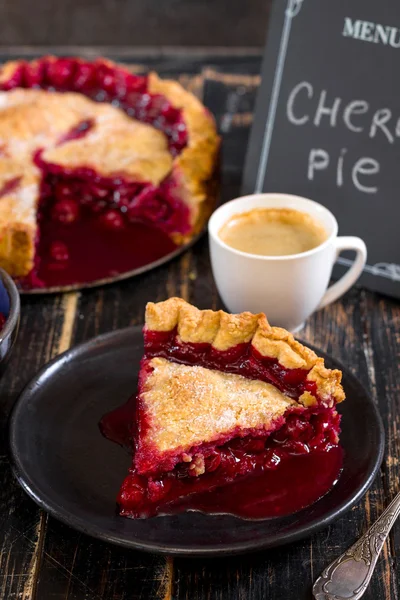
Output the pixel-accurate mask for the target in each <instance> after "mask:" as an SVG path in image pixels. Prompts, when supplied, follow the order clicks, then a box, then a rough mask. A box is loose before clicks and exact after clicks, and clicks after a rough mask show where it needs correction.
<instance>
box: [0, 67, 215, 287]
mask: <svg viewBox="0 0 400 600" xmlns="http://www.w3.org/2000/svg"><path fill="white" fill-rule="evenodd" d="M218 146H219V139H218V136H217V134H216V128H215V123H214V120H213V117H212V116H211V114H210V113H209V112H208V111H207V109H206V108H205V107H204V106H203V105H202V104H201V102H200V101H199V100H198V99H197V98H195V97H194V96H193V95H192V94H191V93H189V92H187V91H185V90H184V89H183V88H182V87H181V86H180V85H179V84H178V83H176V82H173V81H165V80H161V79H159V78H158V77H157V75H156V74H155V73H150V74H149V75H136V74H133V73H131V72H130V71H129V70H128V69H127V68H125V67H122V66H120V65H117V64H114V63H112V62H110V61H108V60H105V59H98V60H96V61H94V62H89V61H86V60H83V59H80V58H55V57H51V56H48V57H44V58H41V59H39V60H35V61H33V62H25V61H17V62H9V63H6V64H5V65H4V66H3V68H2V70H1V71H0V267H4V268H5V269H6V270H7V271H8V272H9V273H10V274H11V275H13V276H15V277H24V276H27V275H28V274H30V276H31V277H33V280H34V281H35V284H36V285H40V282H39V281H38V280H37V277H36V279H35V274H36V275H37V274H38V271H39V275H40V261H41V260H42V261H43V260H44V257H45V258H46V260H50V263H51V264H50V270H53V271H55V272H57V273H59V274H60V277H61V279H62V275H61V274H62V272H63V271H64V270H65V269H66V267H67V264H68V261H69V260H70V259H71V256H70V254H71V253H72V258H74V260H75V262H78V261H82V260H86V254H91V255H92V263H91V264H92V268H93V269H96V268H98V263H103V262H104V261H105V263H107V253H108V254H109V253H113V252H115V247H116V246H118V248H120V254H121V255H123V258H124V257H126V255H127V254H129V251H130V246H129V242H130V240H131V239H132V238H133V237H137V235H138V233H137V232H138V231H139V230H140V228H146V227H156V229H157V231H158V232H159V235H160V236H161V238H162V239H166V240H167V245H168V243H169V245H170V246H169V248H174V247H176V246H177V245H180V244H183V243H185V242H186V241H188V240H189V239H190V238H191V237H193V235H194V234H195V233H196V232H198V231H199V230H200V229H201V228H202V226H203V224H204V222H205V220H206V218H207V216H208V215H209V213H210V212H211V210H212V199H211V198H210V195H209V187H210V182H211V181H212V180H213V177H214V176H215V168H216V164H217V154H218ZM138 224H139V228H138ZM54 232H56V233H54ZM93 232H96V235H97V237H99V236H100V237H101V239H102V243H103V245H105V246H107V253H103V254H102V255H101V258H100V257H99V254H98V252H99V251H98V248H97V245H96V244H97V241H96V239H94V241H93V243H91V236H94V238H96V235H95V234H94V233H93ZM107 236H108V237H107ZM77 237H79V238H85V243H86V244H87V245H86V247H85V246H84V245H83V248H81V249H80V250H79V253H78V254H80V256H73V249H71V248H70V244H72V242H73V240H74V239H76V238H77ZM142 245H143V244H142ZM144 245H145V243H144ZM149 251H150V250H149ZM121 261H122V263H123V266H124V268H126V267H127V266H128V265H127V264H125V262H126V261H125V262H124V260H123V259H121ZM111 262H112V261H111ZM128 262H129V261H128ZM117 267H118V265H117ZM105 268H106V269H108V270H109V271H110V272H111V271H112V268H113V266H112V265H110V266H109V267H105V266H104V265H103V271H104V269H105ZM104 274H108V273H104ZM64 279H65V277H64ZM65 282H66V281H63V283H65Z"/></svg>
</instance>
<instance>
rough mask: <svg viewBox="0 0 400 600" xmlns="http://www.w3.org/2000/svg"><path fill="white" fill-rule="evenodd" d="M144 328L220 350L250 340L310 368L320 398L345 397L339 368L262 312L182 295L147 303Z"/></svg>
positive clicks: (287, 362)
mask: <svg viewBox="0 0 400 600" xmlns="http://www.w3.org/2000/svg"><path fill="white" fill-rule="evenodd" d="M146 327H147V328H148V329H149V330H153V331H171V330H172V329H174V328H175V327H176V328H177V330H178V336H179V338H180V340H181V341H182V342H195V343H199V342H205V343H209V344H212V346H213V347H214V348H216V349H217V350H222V351H223V350H227V349H229V348H231V347H233V346H236V345H237V344H239V343H243V342H251V343H252V345H253V346H254V348H255V349H256V350H257V351H258V352H260V354H262V355H263V356H267V357H270V358H276V359H277V360H278V362H279V363H280V364H281V365H282V366H283V367H285V368H287V369H305V370H307V371H309V373H308V376H307V380H308V381H313V382H315V383H316V385H317V392H318V396H319V397H320V398H321V399H322V400H325V401H327V402H328V403H332V404H333V403H334V402H341V401H342V400H344V399H345V394H344V391H343V388H342V386H341V383H340V382H341V378H342V373H341V371H339V370H337V369H335V370H332V369H327V368H326V367H325V365H324V360H323V359H322V358H320V357H318V356H317V355H316V354H315V352H313V351H312V350H310V349H309V348H307V347H306V346H303V344H300V342H298V341H297V340H295V339H294V337H293V336H292V334H291V333H289V332H288V331H286V329H282V328H280V327H271V325H270V324H269V323H268V321H267V318H266V316H265V315H264V314H263V313H259V314H256V315H254V314H252V313H249V312H243V313H240V314H238V315H231V314H228V313H226V312H224V311H222V310H219V311H212V310H204V311H203V310H199V309H197V308H196V307H194V306H192V305H191V304H188V303H187V302H185V301H184V300H182V299H181V298H170V299H169V300H166V301H164V302H158V303H153V302H149V303H148V304H147V306H146ZM310 395H311V394H310ZM304 401H305V405H310V404H311V400H310V398H309V396H307V395H306V396H304ZM314 403H315V401H314Z"/></svg>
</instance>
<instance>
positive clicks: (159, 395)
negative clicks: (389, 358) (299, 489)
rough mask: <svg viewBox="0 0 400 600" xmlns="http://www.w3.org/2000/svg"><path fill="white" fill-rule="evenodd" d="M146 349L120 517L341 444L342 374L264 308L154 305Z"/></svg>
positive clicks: (176, 302)
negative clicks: (275, 324)
mask: <svg viewBox="0 0 400 600" xmlns="http://www.w3.org/2000/svg"><path fill="white" fill-rule="evenodd" d="M144 348H145V353H144V357H143V359H142V362H141V369H140V374H139V387H138V393H137V397H136V414H135V418H134V422H133V424H132V438H133V443H134V444H133V445H134V448H133V450H134V452H133V464H132V467H131V469H130V472H129V474H128V476H127V477H126V479H125V481H124V482H123V484H122V487H121V490H120V493H119V497H118V504H119V507H120V514H121V515H123V516H129V517H133V518H138V517H148V516H152V515H155V514H157V513H162V512H163V510H164V509H165V507H166V506H167V505H168V504H170V503H172V502H176V501H177V500H179V499H181V498H184V497H186V496H188V495H192V494H195V493H196V494H197V493H200V492H205V491H210V490H213V489H215V488H217V487H218V488H219V487H221V486H224V485H226V484H229V483H231V482H233V481H234V480H236V479H237V478H240V477H247V476H249V475H251V474H255V473H261V472H265V471H268V470H274V469H276V468H277V467H278V466H279V464H280V462H281V461H283V460H284V459H285V457H286V456H289V455H290V456H292V455H303V454H310V453H313V452H329V451H330V450H331V449H332V448H335V447H337V445H338V441H339V431H340V429H339V426H340V416H339V415H338V413H337V411H336V405H337V403H339V402H342V401H343V400H344V398H345V395H344V391H343V388H342V386H341V376H342V374H341V371H339V370H331V369H327V368H326V367H325V366H324V360H323V359H322V358H319V357H318V356H317V355H316V354H315V353H314V352H313V351H312V350H310V349H308V348H306V347H305V346H303V345H302V344H300V343H299V342H298V341H296V340H295V339H294V338H293V336H292V335H291V334H290V333H289V332H287V331H286V330H284V329H281V328H277V327H271V326H270V325H269V323H268V321H267V319H266V317H265V315H264V314H257V315H253V314H251V313H246V312H245V313H241V314H238V315H231V314H227V313H225V312H223V311H218V312H214V311H212V310H198V309H197V308H195V307H194V306H191V305H190V304H188V303H187V302H185V301H184V300H182V299H180V298H170V299H169V300H166V301H165V302H159V303H156V304H154V303H149V304H148V305H147V307H146V321H145V327H144Z"/></svg>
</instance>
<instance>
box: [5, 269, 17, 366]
mask: <svg viewBox="0 0 400 600" xmlns="http://www.w3.org/2000/svg"><path fill="white" fill-rule="evenodd" d="M20 310H21V309H20V300H19V294H18V290H17V287H16V285H15V283H14V282H13V280H12V279H11V277H10V276H9V275H7V273H6V272H5V271H3V269H0V312H1V313H3V314H4V315H5V316H6V318H7V320H6V322H5V325H4V326H3V327H2V329H0V376H1V374H2V373H3V371H4V368H5V366H6V363H7V361H8V359H9V357H10V354H11V349H12V347H13V345H14V342H15V340H16V338H17V335H18V327H19V317H20Z"/></svg>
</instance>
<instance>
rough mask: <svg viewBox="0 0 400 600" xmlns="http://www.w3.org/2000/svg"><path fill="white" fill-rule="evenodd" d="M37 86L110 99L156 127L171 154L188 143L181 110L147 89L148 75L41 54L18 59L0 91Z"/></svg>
mask: <svg viewBox="0 0 400 600" xmlns="http://www.w3.org/2000/svg"><path fill="white" fill-rule="evenodd" d="M17 87H20V88H36V89H37V88H40V89H44V90H50V91H57V92H79V93H80V94H84V95H85V96H87V97H88V98H91V99H92V100H95V101H97V102H110V103H112V104H113V105H114V106H118V107H119V108H121V109H122V110H124V111H125V112H126V114H127V115H129V116H130V117H134V118H135V119H137V120H139V121H142V122H143V123H149V124H151V125H153V127H156V128H157V129H160V130H161V131H163V132H164V133H165V135H166V136H167V138H168V142H169V148H170V151H171V154H172V155H173V156H176V155H178V154H179V153H180V152H181V151H182V150H183V148H185V146H186V145H187V143H188V132H187V128H186V124H185V121H184V119H183V115H182V111H181V110H180V109H177V108H174V107H173V106H172V104H171V103H170V102H169V100H167V98H165V96H162V95H160V94H152V93H150V92H149V91H148V77H147V76H146V75H144V76H143V75H135V74H133V73H130V72H129V71H128V70H127V69H124V68H123V67H120V66H117V65H112V64H108V63H107V62H106V61H104V60H101V59H98V60H96V61H94V62H89V61H84V60H82V59H78V58H54V57H44V58H41V59H38V60H36V61H33V62H25V61H21V63H20V65H19V67H18V68H17V69H16V70H15V71H14V73H13V75H12V76H11V77H10V78H9V79H8V80H7V81H3V82H2V83H1V84H0V90H3V91H8V90H12V89H14V88H17Z"/></svg>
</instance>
